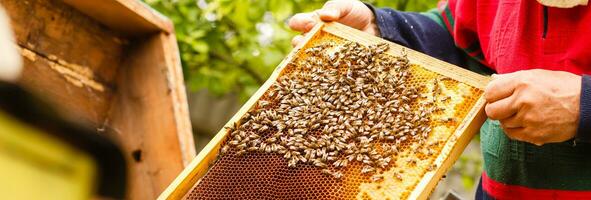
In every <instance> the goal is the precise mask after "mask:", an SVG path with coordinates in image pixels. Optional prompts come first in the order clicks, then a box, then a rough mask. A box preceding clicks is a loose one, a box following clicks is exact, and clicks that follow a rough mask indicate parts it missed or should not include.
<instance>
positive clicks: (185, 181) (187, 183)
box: [158, 23, 489, 200]
mask: <svg viewBox="0 0 591 200" xmlns="http://www.w3.org/2000/svg"><path fill="white" fill-rule="evenodd" d="M320 32H327V33H330V34H333V35H335V36H338V37H341V38H345V39H347V40H350V41H354V42H358V43H361V44H364V45H369V44H377V43H384V42H388V41H386V40H383V39H380V38H377V37H374V36H371V35H368V34H367V33H364V32H361V31H359V30H355V29H352V28H349V27H347V26H344V25H341V24H338V23H327V24H324V23H320V24H319V25H317V26H315V27H314V28H313V29H312V30H311V31H310V32H309V33H308V34H307V35H306V37H305V38H304V40H303V42H301V43H300V44H299V45H298V46H296V47H295V48H294V49H293V50H292V51H291V53H290V54H289V55H288V56H287V57H286V58H285V59H284V60H283V61H282V62H281V63H280V64H279V66H278V67H277V68H276V69H275V71H274V72H273V74H272V75H271V77H270V78H269V79H268V80H267V81H266V82H265V83H264V84H263V86H261V88H260V89H259V90H258V91H257V92H256V93H255V94H254V95H253V96H252V97H251V98H250V99H249V100H248V101H247V102H246V103H245V104H244V105H243V106H242V108H241V109H240V110H239V111H238V112H237V113H236V114H235V115H234V116H233V117H232V119H230V121H228V123H227V124H226V126H231V125H232V124H233V123H234V122H235V121H238V120H239V119H240V118H241V117H242V116H243V115H244V114H246V112H247V111H248V110H250V108H251V107H252V106H253V105H255V103H256V102H257V101H258V99H259V98H261V97H262V96H263V94H264V93H265V92H266V91H267V89H268V88H269V87H270V86H271V85H272V84H273V83H274V82H275V81H276V79H277V78H278V77H279V76H280V75H281V73H282V71H283V69H284V68H285V67H286V66H287V65H288V64H289V63H290V62H291V61H292V59H293V58H294V56H295V55H296V53H297V52H298V51H299V50H300V49H302V48H303V47H304V46H305V45H306V44H307V43H308V42H309V41H310V40H311V39H312V38H313V37H314V36H315V35H317V34H319V33H320ZM390 44H391V45H390V50H389V51H388V53H390V54H393V55H398V54H399V52H401V51H403V50H402V49H403V48H404V49H405V50H406V52H407V56H408V59H409V60H410V61H411V63H415V64H419V65H421V66H423V67H424V68H426V69H428V70H430V71H434V72H436V73H439V74H441V75H444V76H447V77H449V78H452V79H455V80H458V81H460V82H463V83H465V84H467V85H470V86H473V87H475V88H479V89H484V88H485V86H486V84H487V82H488V81H489V78H488V77H484V76H481V75H478V74H475V73H473V72H470V71H468V70H465V69H462V68H459V67H457V66H453V65H451V64H448V63H445V62H443V61H440V60H437V59H434V58H432V57H429V56H427V55H425V54H423V53H420V52H417V51H413V50H410V49H408V48H405V47H403V46H400V45H397V44H393V43H390ZM484 104H485V102H484V99H483V97H480V98H479V99H478V101H477V102H476V104H475V106H474V107H473V108H472V109H471V110H470V112H469V113H468V114H467V116H466V118H465V119H466V120H464V121H463V122H462V123H461V124H460V125H459V126H458V128H457V130H456V132H455V133H454V134H453V136H452V137H453V138H455V139H452V140H449V142H448V143H446V144H445V147H444V148H443V150H442V153H441V154H440V156H438V157H437V158H436V160H435V162H436V164H437V166H439V167H438V168H437V169H436V170H434V171H432V172H429V173H427V174H426V175H425V176H424V178H423V179H421V181H420V182H419V184H418V185H417V187H416V188H417V189H416V190H415V191H413V192H412V193H411V194H410V197H409V199H417V198H418V199H426V198H427V197H428V196H429V194H430V192H431V190H432V189H433V188H434V187H435V186H436V184H437V182H438V181H439V179H440V178H441V177H442V176H443V174H444V173H445V172H446V171H447V170H448V169H449V168H450V167H451V166H452V165H453V163H454V161H455V160H456V159H457V158H458V157H459V155H460V154H461V153H462V151H463V149H464V148H465V147H466V146H467V144H468V143H469V142H470V139H471V138H472V137H473V136H474V134H475V133H476V132H477V131H478V130H479V128H480V125H482V123H483V122H484V120H485V119H486V116H485V115H484ZM226 135H227V131H226V130H225V129H222V130H220V131H219V132H218V134H217V135H216V136H215V137H214V138H213V139H212V140H211V141H210V142H209V143H208V144H207V146H205V148H204V149H203V150H202V151H201V152H200V153H199V154H198V155H197V157H195V159H194V160H193V161H192V162H191V163H190V164H189V165H188V166H187V168H185V170H183V172H182V173H181V174H180V175H179V176H178V177H177V178H176V179H175V180H174V181H173V183H172V184H171V185H170V186H169V187H168V188H167V189H166V190H165V191H164V192H163V193H162V194H161V195H160V197H159V198H158V199H160V200H164V199H169V200H170V199H182V198H183V197H184V196H185V195H186V194H187V193H188V192H189V191H190V190H191V188H192V187H193V186H194V185H195V184H196V183H198V181H199V179H200V178H202V177H203V176H204V175H205V174H206V173H207V171H208V169H209V167H210V166H211V165H212V164H213V163H214V162H215V160H216V158H217V153H218V152H219V149H220V145H221V143H222V142H223V140H224V139H225V137H226Z"/></svg>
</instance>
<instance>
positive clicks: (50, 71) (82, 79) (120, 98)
mask: <svg viewBox="0 0 591 200" xmlns="http://www.w3.org/2000/svg"><path fill="white" fill-rule="evenodd" d="M0 5H1V6H3V7H4V8H5V9H6V11H7V13H8V15H9V17H10V18H11V25H12V27H13V29H14V32H15V36H16V39H15V40H16V41H15V43H16V45H17V46H18V48H19V50H20V53H21V54H22V55H23V57H24V71H23V74H22V76H21V78H20V80H19V81H18V84H19V85H21V86H23V87H24V88H26V89H27V90H30V91H32V92H33V93H36V94H38V95H40V96H41V97H44V98H45V99H46V100H48V101H50V103H52V104H54V105H55V106H56V107H57V108H58V110H59V111H60V112H61V113H63V114H64V115H66V117H67V118H70V119H74V121H77V122H80V123H84V124H86V125H89V126H91V127H93V128H96V131H97V134H104V135H106V136H108V137H110V138H112V139H113V140H115V141H116V142H117V143H119V144H120V145H121V147H122V148H123V151H124V153H125V157H126V158H127V160H128V165H129V177H128V183H129V187H128V190H127V191H128V196H129V198H130V199H155V198H156V197H157V196H158V195H159V194H160V193H161V192H162V191H163V190H164V189H165V187H166V186H167V185H168V184H170V182H171V181H172V180H173V179H174V177H175V176H176V175H178V173H179V172H181V170H182V169H183V168H184V167H185V164H187V163H188V162H189V161H190V160H191V159H192V158H193V157H194V155H195V149H194V144H193V136H192V131H191V125H190V121H189V115H188V111H187V110H188V109H187V100H186V94H185V87H184V83H183V75H182V70H181V64H180V58H179V53H178V48H177V44H176V38H175V35H174V28H173V25H172V23H171V21H170V20H168V19H167V18H165V17H163V16H162V15H160V14H159V13H157V12H155V11H154V10H152V9H151V8H149V7H148V6H146V5H144V4H143V3H142V2H140V1H138V0H99V1H95V0H92V1H88V0H63V1H62V0H0Z"/></svg>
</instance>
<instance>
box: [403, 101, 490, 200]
mask: <svg viewBox="0 0 591 200" xmlns="http://www.w3.org/2000/svg"><path fill="white" fill-rule="evenodd" d="M485 104H486V101H485V100H484V96H481V97H480V98H479V99H478V101H477V102H476V104H475V105H474V106H473V107H472V109H471V110H470V112H469V113H468V114H467V116H466V117H465V118H464V121H462V123H461V124H460V125H459V126H458V128H457V129H456V131H455V132H454V133H453V134H452V136H451V137H452V138H451V139H450V140H448V141H447V142H446V144H445V146H444V147H443V149H442V150H441V152H440V154H439V156H438V157H437V158H436V159H435V161H434V163H435V165H437V166H438V167H437V169H436V170H434V171H431V172H428V173H427V174H425V176H423V178H422V179H421V180H420V181H419V183H418V184H417V186H416V187H415V189H414V190H413V191H412V193H411V194H410V196H409V198H408V199H428V198H429V196H430V195H431V192H432V191H433V189H435V186H437V183H438V182H439V180H440V179H441V177H443V175H445V174H446V173H447V171H448V170H449V169H450V168H451V167H452V166H453V165H454V163H455V161H456V160H457V159H458V158H459V157H460V155H461V154H462V152H463V151H464V149H465V148H466V146H468V144H469V143H470V141H471V140H472V138H473V137H474V135H476V133H478V131H479V130H480V126H482V123H484V121H485V120H486V114H485V113H484V105H485Z"/></svg>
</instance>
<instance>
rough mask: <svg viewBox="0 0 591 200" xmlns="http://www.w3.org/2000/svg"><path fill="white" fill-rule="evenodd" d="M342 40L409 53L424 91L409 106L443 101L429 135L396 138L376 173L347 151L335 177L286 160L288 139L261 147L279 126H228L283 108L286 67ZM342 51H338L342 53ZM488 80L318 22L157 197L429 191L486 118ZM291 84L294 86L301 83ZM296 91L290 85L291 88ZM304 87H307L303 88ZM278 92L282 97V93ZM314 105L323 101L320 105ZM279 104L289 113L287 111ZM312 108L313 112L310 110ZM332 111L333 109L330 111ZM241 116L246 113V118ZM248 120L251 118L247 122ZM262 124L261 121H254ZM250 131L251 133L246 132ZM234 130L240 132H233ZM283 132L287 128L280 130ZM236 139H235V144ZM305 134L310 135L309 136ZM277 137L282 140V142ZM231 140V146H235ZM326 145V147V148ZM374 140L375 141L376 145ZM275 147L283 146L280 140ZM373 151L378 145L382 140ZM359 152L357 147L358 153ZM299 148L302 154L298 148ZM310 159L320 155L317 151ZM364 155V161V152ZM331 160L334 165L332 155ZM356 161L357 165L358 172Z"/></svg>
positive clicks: (376, 195)
mask: <svg viewBox="0 0 591 200" xmlns="http://www.w3.org/2000/svg"><path fill="white" fill-rule="evenodd" d="M347 42H354V43H356V44H360V45H361V46H366V47H367V46H370V45H375V44H380V43H387V44H388V45H389V49H388V51H387V52H386V54H387V55H388V56H391V57H392V56H393V57H394V58H396V57H395V56H401V55H403V54H405V55H406V58H407V60H408V62H409V63H410V65H407V66H410V67H409V68H408V73H410V74H411V75H410V78H409V79H407V80H406V81H407V82H409V84H412V85H415V86H417V87H421V88H422V89H421V92H422V93H424V95H425V96H424V97H421V98H417V99H419V100H417V101H418V102H417V103H416V105H415V104H413V105H411V106H412V109H420V108H419V106H417V105H423V104H419V103H421V102H422V101H431V102H433V104H434V105H436V106H437V107H441V108H443V109H442V110H440V111H438V112H433V113H431V114H430V118H429V119H430V121H429V122H428V123H429V127H431V128H432V129H429V130H427V131H426V132H427V133H428V137H427V138H426V139H425V141H426V142H424V143H422V144H421V143H419V142H412V143H410V144H404V145H401V148H400V149H399V150H398V152H397V153H395V154H393V155H394V156H392V159H393V161H392V164H390V165H389V166H390V167H387V168H384V169H383V170H381V171H379V172H377V173H376V175H377V176H375V177H377V178H376V179H374V175H372V176H370V175H365V172H363V168H362V166H363V165H365V164H363V163H359V162H354V160H351V159H349V161H350V162H349V165H348V166H346V167H342V165H341V166H337V165H335V167H334V168H336V167H341V168H339V169H338V170H340V171H341V172H342V175H343V176H335V174H334V172H335V171H333V172H331V173H333V176H334V177H339V178H333V177H332V176H326V175H325V176H322V174H321V169H320V166H322V165H316V161H315V162H313V163H314V164H310V163H311V162H307V161H309V160H310V158H308V159H306V160H307V161H302V159H301V157H298V158H299V159H296V161H298V160H299V161H300V164H298V165H296V167H292V168H290V167H288V165H289V163H290V161H291V159H292V157H293V156H292V155H294V154H291V155H290V156H286V154H287V153H285V152H294V151H299V150H294V151H290V149H291V147H292V146H289V148H287V147H286V148H287V150H284V151H283V152H284V153H281V150H277V151H276V150H273V149H272V148H268V145H271V144H270V143H269V144H267V145H265V146H264V148H263V147H262V146H263V145H262V143H265V142H268V141H269V140H267V139H268V138H270V137H271V136H269V135H275V133H276V132H275V131H276V130H280V129H283V128H277V129H273V126H271V128H269V129H265V130H271V131H261V130H263V129H262V128H259V129H256V128H252V129H246V130H249V131H250V132H255V134H256V136H254V137H250V136H249V137H248V138H251V140H248V138H247V139H244V137H243V136H240V134H238V133H239V132H238V133H236V131H230V130H229V129H233V127H241V126H242V125H243V124H248V122H249V121H248V120H254V119H255V118H258V117H260V116H263V115H262V114H261V113H267V114H266V116H269V114H268V113H269V112H268V111H264V110H273V109H280V107H281V106H274V105H277V104H278V103H277V104H276V103H274V101H275V100H273V99H277V98H278V97H277V93H278V92H277V90H275V89H272V88H277V87H283V86H281V85H282V84H283V85H284V86H285V85H288V84H286V83H284V82H286V81H288V79H293V77H295V76H291V75H292V74H294V73H296V76H299V75H298V74H297V73H299V74H300V75H302V74H305V73H309V69H308V71H306V68H305V67H303V66H304V65H305V64H302V63H305V61H303V60H306V59H307V58H309V57H310V56H314V54H318V53H314V51H313V50H312V49H313V48H317V47H320V46H323V45H325V46H331V47H330V48H333V46H336V47H334V48H342V46H339V45H343V44H345V43H347ZM323 51H327V54H326V55H327V56H326V57H325V58H328V59H331V60H332V61H333V63H335V61H334V60H335V58H334V57H333V58H330V57H331V56H330V53H328V52H329V51H332V50H330V49H329V50H323ZM310 52H312V53H310ZM333 55H336V54H333ZM339 55H343V54H342V53H341V54H339ZM335 57H336V56H335ZM339 59H340V58H339ZM380 59H381V58H380ZM337 61H338V60H337ZM339 62H340V61H339ZM372 62H373V61H372ZM342 65H343V64H335V65H332V67H335V66H340V67H337V70H341V69H342V67H343V66H342ZM317 66H318V65H317ZM330 67H331V65H327V64H322V68H330ZM308 68H309V67H308ZM349 69H351V66H349ZM348 73H349V72H348V71H347V76H349V74H348ZM339 74H340V75H338V76H344V75H343V74H344V72H342V71H341V72H340V73H339ZM303 76H305V75H303ZM284 77H286V78H284ZM314 78H315V76H311V78H310V79H314ZM488 81H489V79H488V77H484V76H481V75H478V74H475V73H473V72H470V71H467V70H465V69H462V68H460V67H457V66H453V65H451V64H448V63H445V62H442V61H439V60H437V59H434V58H431V57H429V56H427V55H424V54H422V53H419V52H416V51H413V50H410V49H405V48H404V47H402V46H400V45H397V44H393V43H390V42H387V41H385V40H382V39H380V38H377V37H374V36H371V35H368V34H366V33H363V32H361V31H358V30H355V29H352V28H349V27H347V26H344V25H341V24H337V23H329V24H319V25H317V26H316V27H315V28H314V29H312V31H311V32H310V33H309V34H308V35H307V36H306V38H305V40H304V42H302V44H300V45H298V46H297V47H295V49H294V50H293V51H292V52H291V53H290V54H289V55H288V56H287V58H286V59H285V60H284V61H283V62H282V63H281V64H280V65H279V66H278V67H277V69H276V70H275V71H274V73H273V74H272V75H271V77H270V78H269V79H268V81H267V82H266V83H265V84H264V85H263V86H262V87H261V88H260V89H259V90H258V92H257V93H255V94H254V95H253V96H252V97H251V98H250V100H249V101H248V102H247V103H246V104H245V105H244V106H243V107H242V109H240V111H238V113H236V115H235V116H234V117H233V118H232V119H231V120H230V121H229V122H228V123H227V124H226V127H230V128H223V129H222V130H221V131H220V132H219V133H218V134H217V135H216V136H215V138H213V139H212V140H211V142H210V143H209V144H208V145H207V146H206V147H205V148H204V149H203V150H202V151H201V152H200V153H199V154H198V155H197V157H196V158H195V159H194V160H193V161H192V162H191V164H190V165H189V166H188V167H187V168H186V169H185V170H184V171H183V172H182V173H181V174H180V175H179V176H178V177H177V178H176V180H175V181H174V182H173V183H172V184H171V185H170V186H169V187H168V188H167V189H166V190H165V192H164V193H163V194H162V195H161V196H160V197H159V199H183V198H184V199H193V198H195V199H201V198H206V199H207V198H210V199H220V198H221V199H224V198H230V199H233V198H239V199H253V198H254V199H256V198H262V197H269V198H277V199H283V198H288V199H289V198H296V199H297V198H302V199H310V198H318V199H349V198H357V199H388V198H389V199H426V198H428V197H429V194H430V192H431V191H432V190H433V189H434V187H435V186H436V185H437V182H438V181H439V180H440V178H441V177H442V176H443V175H444V174H445V173H446V171H447V170H448V169H449V168H450V167H451V166H452V165H453V163H454V162H455V160H456V159H457V158H458V157H459V155H460V154H461V153H462V151H463V149H464V148H465V147H466V145H467V144H468V143H469V141H470V140H471V138H472V137H473V136H474V134H475V133H476V132H477V131H478V130H479V128H480V125H482V123H483V122H484V120H485V115H484V111H483V110H484V109H483V108H484V104H485V101H484V98H483V89H484V87H485V85H486V83H487V82H488ZM312 85H314V84H312ZM312 85H308V86H304V88H306V87H312ZM290 87H291V86H290ZM318 87H320V86H318ZM326 87H330V86H326ZM291 88H296V89H297V88H298V87H297V86H295V87H291ZM300 88H301V87H300ZM437 88H439V89H437ZM294 91H295V90H291V92H292V93H291V94H293V92H294ZM308 92H310V91H309V90H308ZM304 93H306V92H304ZM282 95H284V94H282ZM292 96H299V95H292ZM281 98H282V97H279V99H281ZM312 98H313V97H312ZM423 98H424V99H423ZM438 99H439V100H438ZM263 101H264V103H263ZM277 101H279V100H277ZM282 102H287V103H286V105H287V104H291V105H295V104H293V103H290V101H282ZM303 102H304V103H301V102H300V103H299V104H298V105H304V104H305V105H308V104H309V103H305V102H306V101H303ZM341 102H343V100H341ZM333 103H334V101H333ZM281 104H284V103H281ZM312 104H314V103H311V104H309V105H308V106H313V105H312ZM317 104H321V103H317ZM267 105H270V107H266V106H267ZM325 105H326V104H325ZM333 105H334V104H333ZM425 105H426V104H425ZM318 107H320V108H322V107H321V106H318ZM260 108H264V109H260ZM325 108H326V107H325ZM290 109H291V111H288V112H289V113H292V111H293V112H295V111H294V110H296V108H290ZM356 109H357V108H356ZM399 109H400V108H399ZM405 109H406V108H405ZM254 110H259V111H260V110H263V111H260V112H259V113H258V114H257V115H256V116H255V117H253V115H254V114H256V112H255V111H254ZM337 110H338V108H337ZM277 112H278V113H286V112H285V111H283V112H282V111H277ZM316 112H317V111H316ZM397 112H398V111H397ZM253 113H254V114H253ZM311 114H315V113H312V112H311ZM279 118H281V117H279ZM336 118H337V117H334V118H333V119H336ZM359 118H361V117H359ZM243 119H248V120H246V121H245V120H243ZM292 119H293V118H292ZM363 119H369V120H368V121H371V118H363ZM450 119H453V120H450ZM339 120H340V118H339ZM236 123H237V124H236ZM322 123H325V122H322ZM250 126H255V125H252V123H251V125H250ZM261 126H262V125H258V126H257V127H261ZM307 130H312V132H308V133H306V134H317V133H318V132H314V131H313V130H315V129H314V128H310V129H307ZM328 130H330V129H328ZM333 130H334V129H333ZM366 130H367V129H366ZM372 130H373V129H372ZM354 131H355V130H353V131H352V132H354ZM293 132H295V131H293ZM333 132H334V131H333ZM230 134H232V137H229V135H230ZM286 134H288V135H292V136H294V137H296V139H294V140H289V139H283V138H281V141H282V142H283V141H288V142H287V144H289V143H291V141H296V143H298V142H299V143H300V146H301V144H302V143H303V144H304V145H305V146H306V147H305V148H303V149H304V152H305V151H306V150H309V149H306V148H315V147H314V146H315V145H316V144H318V145H326V144H320V143H314V144H313V145H312V144H311V143H312V142H315V141H316V139H313V140H312V139H308V140H305V142H301V141H304V139H302V140H301V141H298V139H297V138H298V137H300V136H299V135H297V134H293V133H292V132H290V131H284V132H282V133H280V134H279V135H286ZM302 134H303V133H302ZM319 134H320V136H322V134H330V133H327V132H322V131H321V132H320V133H319ZM357 134H359V132H358V133H357ZM251 135H253V134H252V133H251ZM413 135H414V133H413ZM258 136H260V138H262V139H265V140H264V141H265V142H260V141H257V142H253V140H256V139H257V138H258ZM315 136H316V135H313V136H309V135H306V136H304V137H308V138H311V137H315ZM339 136H340V135H339ZM237 137H238V138H239V139H236V138H237ZM272 137H280V136H272ZM281 137H283V136H281ZM288 137H291V136H287V137H284V138H288ZM355 137H357V136H355ZM380 137H382V136H380ZM397 137H398V136H397ZM424 137H425V136H424ZM240 138H242V139H240ZM300 138H301V137H300ZM399 139H400V140H401V141H403V142H404V141H405V139H401V137H399V138H396V143H398V140H399ZM240 140H242V141H244V140H248V142H242V143H240V144H253V143H254V144H255V145H257V144H258V145H259V146H254V148H253V150H252V152H251V150H250V148H248V151H246V150H243V149H245V148H243V147H240V148H239V146H240V145H238V144H239V141H240ZM271 141H275V140H271ZM309 141H311V142H309ZM416 141H418V140H416ZM233 142H235V143H234V144H233ZM306 142H309V143H308V144H306ZM281 144H282V145H283V144H285V143H281ZM349 144H351V143H349ZM372 144H374V143H372ZM226 145H228V146H229V147H231V148H230V149H231V150H228V147H226ZM232 145H234V147H232ZM375 145H376V146H377V145H379V143H375ZM427 145H428V146H427ZM326 146H328V145H326ZM326 146H325V147H326ZM337 146H338V145H337ZM232 148H234V149H233V150H232ZM257 148H258V150H257ZM286 148H283V149H286ZM297 148H300V150H301V149H302V147H296V148H294V149H297ZM330 148H331V147H328V149H330ZM337 148H338V147H337ZM347 148H348V147H347ZM377 148H378V149H379V147H377ZM262 149H264V150H262ZM269 149H271V150H269ZM276 149H280V148H279V147H277V148H276ZM265 151H266V152H275V153H276V154H269V153H265ZM318 151H322V152H324V150H317V151H316V152H318ZM378 151H383V148H382V150H378ZM244 152H246V153H244ZM357 152H360V151H357ZM424 152H427V153H424ZM277 154H279V155H277ZM307 154H308V153H307V152H306V155H307ZM312 154H313V153H312ZM360 154H361V153H358V154H357V155H360ZM282 155H283V156H282ZM298 155H303V153H302V154H298ZM339 155H340V154H338V155H337V156H339ZM345 155H347V154H345ZM353 155H355V154H353ZM310 157H313V156H310ZM283 158H288V159H283ZM315 159H316V160H318V159H319V158H315ZM337 159H339V158H337ZM353 159H354V157H353ZM288 160H289V161H288ZM321 160H326V158H322V159H321ZM363 160H364V161H365V158H363ZM357 161H360V160H359V156H357ZM388 161H390V160H388ZM301 162H304V164H301ZM306 162H307V163H306ZM323 162H324V161H323ZM331 164H332V165H334V163H331ZM332 165H329V166H328V169H329V170H328V171H329V172H330V171H331V170H332V169H333V167H332ZM360 169H361V171H362V172H359V170H360Z"/></svg>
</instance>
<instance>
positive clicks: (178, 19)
mask: <svg viewBox="0 0 591 200" xmlns="http://www.w3.org/2000/svg"><path fill="white" fill-rule="evenodd" d="M144 1H145V2H146V3H147V4H149V5H150V6H152V7H153V8H154V9H156V10H158V11H159V12H161V13H162V14H164V15H166V16H167V17H169V18H170V19H171V20H172V21H173V22H174V24H175V28H176V36H177V40H178V45H179V49H180V53H181V60H182V64H183V71H184V75H185V77H184V78H185V82H186V85H187V89H188V91H187V92H188V100H189V109H190V112H191V122H192V126H193V133H194V134H195V144H196V147H197V152H199V151H200V150H201V149H202V148H203V147H204V146H205V145H206V144H207V143H208V142H209V140H210V139H211V138H212V137H213V136H214V135H215V134H216V133H217V132H218V131H219V130H220V129H221V128H222V127H223V125H224V124H225V123H226V121H228V120H229V119H230V118H231V117H232V115H233V114H234V113H235V112H236V111H238V109H239V108H240V106H241V105H242V104H243V103H244V102H246V100H248V98H249V97H250V96H251V95H252V94H253V93H254V92H255V91H256V90H257V89H258V88H259V86H261V85H262V84H263V83H264V81H265V80H266V79H267V78H268V76H269V75H270V74H271V72H272V71H273V70H274V69H275V67H276V66H277V65H278V64H279V63H280V62H281V60H282V59H283V58H284V57H285V55H287V54H288V53H289V52H290V51H291V49H292V47H291V43H290V41H291V38H292V37H293V36H295V35H296V34H298V33H296V32H293V31H291V30H289V28H288V27H287V25H286V23H285V22H286V20H287V19H288V18H289V17H290V16H292V15H294V14H295V13H299V12H310V11H313V10H315V9H318V8H320V7H322V5H323V4H324V3H325V1H324V0H144ZM365 2H367V3H370V4H373V5H375V6H377V7H390V8H394V9H397V10H403V11H415V12H423V11H427V10H429V9H432V8H435V6H436V4H437V2H438V0H373V1H371V0H370V1H365ZM243 16H248V17H247V18H245V17H243ZM479 151H480V147H479V141H478V138H475V139H474V140H473V141H472V143H471V144H470V145H469V147H468V148H467V149H466V151H465V152H464V154H463V155H462V156H461V157H460V159H459V161H458V162H457V163H456V164H455V165H454V167H453V169H452V170H451V171H450V172H449V173H448V175H447V178H444V179H443V180H442V182H441V183H440V184H439V186H438V188H437V190H436V191H435V192H434V193H433V197H435V198H439V197H441V196H443V195H445V194H447V193H448V192H449V191H454V192H455V193H456V194H458V195H459V196H461V197H463V198H465V199H472V197H473V194H474V188H475V185H476V184H477V183H478V182H477V181H478V178H479V176H480V173H481V170H482V164H481V162H482V161H481V158H480V152H479Z"/></svg>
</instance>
